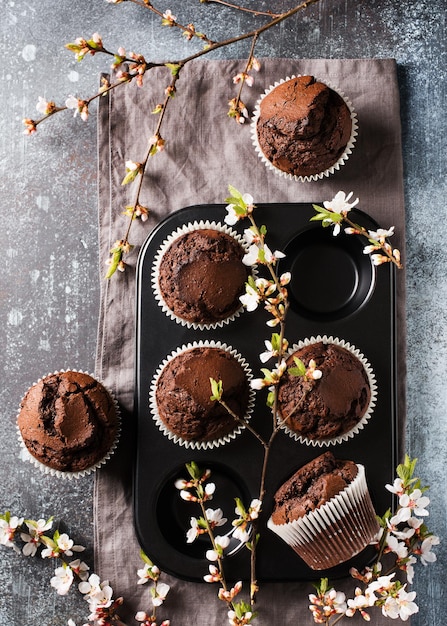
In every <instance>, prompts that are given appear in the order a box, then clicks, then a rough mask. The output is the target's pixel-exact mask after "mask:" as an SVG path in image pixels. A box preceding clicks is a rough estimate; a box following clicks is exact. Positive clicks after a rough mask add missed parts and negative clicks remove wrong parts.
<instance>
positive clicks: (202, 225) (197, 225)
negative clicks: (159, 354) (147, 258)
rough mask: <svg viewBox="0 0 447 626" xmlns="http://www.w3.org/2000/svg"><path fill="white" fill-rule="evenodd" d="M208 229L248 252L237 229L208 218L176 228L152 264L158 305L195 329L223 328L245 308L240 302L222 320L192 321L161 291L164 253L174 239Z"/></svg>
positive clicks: (169, 315)
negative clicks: (233, 241) (182, 314)
mask: <svg viewBox="0 0 447 626" xmlns="http://www.w3.org/2000/svg"><path fill="white" fill-rule="evenodd" d="M208 229H211V230H217V231H219V232H222V233H225V234H227V235H229V236H230V237H232V238H233V239H235V240H236V241H237V242H238V243H239V244H240V246H241V247H242V249H243V250H244V252H246V253H247V252H248V246H247V244H246V242H245V240H244V238H243V237H242V236H241V235H239V233H237V232H236V231H235V230H233V229H232V228H229V227H228V226H226V225H225V224H221V223H220V222H214V221H213V222H210V221H208V220H206V221H203V220H200V221H195V222H189V223H187V224H184V225H183V226H181V227H179V228H177V229H176V230H174V231H173V232H172V233H171V234H170V235H168V237H167V238H166V239H165V240H164V241H163V243H162V244H161V246H160V248H159V249H158V251H157V252H156V254H155V257H154V262H153V265H152V279H151V281H152V289H153V292H154V296H155V300H156V301H157V303H158V305H159V306H160V307H161V309H162V310H163V311H164V313H165V314H166V315H167V316H168V317H169V318H170V319H172V320H174V321H175V322H177V323H178V324H181V325H182V326H185V327H186V328H193V329H194V330H209V329H215V328H221V327H222V326H224V325H225V324H229V323H230V322H231V321H233V320H234V319H236V318H237V317H238V316H239V315H240V314H241V313H242V311H243V308H244V307H243V305H242V303H240V306H238V308H237V309H236V310H235V311H234V313H232V314H231V315H229V316H227V317H225V318H223V319H221V320H216V321H215V322H211V323H199V322H192V321H190V320H187V319H184V318H182V317H180V316H179V315H176V314H175V313H174V311H172V309H171V308H170V307H169V306H168V304H167V303H166V301H165V299H164V297H163V294H162V293H161V290H160V285H159V276H160V267H161V264H162V261H163V256H164V254H165V253H166V252H167V250H168V249H169V248H170V247H171V245H172V244H173V243H174V241H176V240H177V239H179V238H180V237H182V236H184V235H186V234H187V233H190V232H193V231H196V230H208ZM252 271H253V270H252ZM253 273H255V272H253Z"/></svg>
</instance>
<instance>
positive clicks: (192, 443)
mask: <svg viewBox="0 0 447 626" xmlns="http://www.w3.org/2000/svg"><path fill="white" fill-rule="evenodd" d="M195 348H217V349H220V350H223V351H225V352H228V353H229V354H230V355H231V356H232V357H233V358H234V359H235V360H236V361H237V362H238V363H239V365H240V366H241V368H242V370H243V371H244V373H245V376H246V379H247V389H248V402H247V409H246V412H245V415H244V416H243V417H242V419H243V420H244V422H248V421H249V420H250V418H251V414H252V412H253V407H254V401H255V392H254V391H253V390H252V389H251V387H250V381H251V379H252V373H251V369H250V367H249V365H248V363H247V362H246V360H245V359H244V358H243V357H242V356H241V355H240V354H239V353H238V352H237V351H236V350H235V349H234V348H232V347H231V346H228V345H227V344H225V343H221V342H220V341H194V342H192V343H188V344H185V345H183V346H181V347H179V348H177V349H176V350H174V351H173V352H171V353H170V354H169V355H168V356H167V357H166V358H165V359H164V360H163V361H162V363H161V364H160V365H159V367H158V369H157V371H156V373H155V375H154V377H153V379H152V384H151V387H150V392H149V405H150V410H151V413H152V418H153V419H154V421H155V423H156V425H157V426H158V428H159V429H160V431H161V432H162V433H163V434H164V435H165V436H166V437H168V439H170V440H171V441H172V442H173V443H175V444H177V445H180V446H183V447H185V448H190V449H194V450H208V449H211V448H216V447H218V446H222V445H224V444H227V443H229V442H230V441H232V440H233V439H235V438H236V437H237V436H238V435H240V434H241V433H242V431H243V430H244V429H245V425H244V424H243V423H236V424H235V426H234V428H233V429H232V430H231V431H230V432H228V433H227V434H225V435H222V436H221V437H219V438H218V439H212V440H206V441H199V440H187V439H184V438H182V437H181V436H179V435H177V434H176V433H174V432H173V431H172V430H170V429H169V427H168V426H167V425H166V424H165V422H164V421H163V420H162V418H161V417H160V415H159V411H158V405H157V399H156V392H157V383H158V380H159V378H160V376H161V374H162V372H163V370H164V368H165V367H166V366H167V365H168V363H170V362H171V361H172V360H173V359H175V358H176V357H177V356H179V355H180V354H183V353H185V352H188V351H190V350H193V349H195ZM224 394H225V387H224ZM210 396H211V383H210Z"/></svg>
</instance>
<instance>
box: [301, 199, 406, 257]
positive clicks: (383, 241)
mask: <svg viewBox="0 0 447 626" xmlns="http://www.w3.org/2000/svg"><path fill="white" fill-rule="evenodd" d="M352 195H353V193H352V191H351V192H350V193H349V194H348V195H346V194H345V193H344V192H343V191H339V192H338V193H337V194H336V195H335V196H334V198H333V199H332V200H330V201H326V202H323V206H322V207H321V206H318V205H316V204H314V205H313V207H314V209H315V210H316V212H317V214H316V215H314V217H312V218H311V220H312V221H320V222H321V223H322V226H323V227H328V226H333V227H334V230H333V234H334V236H337V235H338V234H339V233H340V231H341V227H342V225H343V224H345V225H346V227H345V228H344V232H345V233H346V234H347V235H360V236H361V237H365V238H366V239H367V240H368V243H369V245H367V246H365V247H364V249H363V252H364V254H370V255H371V260H372V262H373V264H374V265H382V264H383V263H394V265H396V267H397V268H399V269H402V263H401V259H400V251H399V250H398V249H397V248H393V247H392V246H391V244H390V243H389V241H388V239H389V238H390V237H391V236H392V235H393V234H394V226H391V227H390V228H388V229H384V228H378V229H377V230H367V229H366V228H364V227H363V226H360V225H359V224H355V223H354V222H353V221H352V220H351V219H350V218H349V217H348V215H349V212H350V210H351V209H352V208H354V207H355V206H357V204H358V202H359V199H358V198H356V199H355V200H354V202H350V200H351V198H352Z"/></svg>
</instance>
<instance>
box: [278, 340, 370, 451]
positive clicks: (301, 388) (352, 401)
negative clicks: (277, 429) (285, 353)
mask: <svg viewBox="0 0 447 626" xmlns="http://www.w3.org/2000/svg"><path fill="white" fill-rule="evenodd" d="M294 357H298V358H299V359H301V361H302V362H303V363H304V365H305V366H306V367H308V365H309V362H310V361H311V360H314V361H315V363H316V368H317V369H318V370H320V371H321V373H322V375H321V378H320V379H318V380H308V379H306V378H305V377H302V376H293V375H292V374H290V373H289V372H288V371H286V372H285V374H284V375H283V377H282V378H281V381H280V383H279V387H278V410H279V414H280V419H281V420H283V421H284V424H285V425H286V426H287V428H288V429H289V430H290V431H292V432H294V433H296V434H297V435H300V436H303V437H305V438H307V439H310V440H329V439H334V438H336V437H339V436H341V435H344V434H345V433H347V432H349V431H351V430H352V429H353V428H355V427H356V426H357V425H358V424H359V422H360V421H361V419H362V418H363V416H364V415H365V414H366V412H367V410H368V409H369V407H370V401H371V386H370V380H369V378H368V375H367V372H366V370H365V367H364V365H363V363H362V361H361V360H360V359H359V358H357V356H355V354H353V352H351V351H350V350H348V349H347V348H345V347H342V346H340V345H338V344H336V343H331V342H325V341H318V342H316V343H310V344H309V345H305V346H303V347H302V348H299V349H298V350H296V351H295V352H293V353H292V354H291V355H290V356H289V357H288V359H287V366H288V368H290V367H293V365H294Z"/></svg>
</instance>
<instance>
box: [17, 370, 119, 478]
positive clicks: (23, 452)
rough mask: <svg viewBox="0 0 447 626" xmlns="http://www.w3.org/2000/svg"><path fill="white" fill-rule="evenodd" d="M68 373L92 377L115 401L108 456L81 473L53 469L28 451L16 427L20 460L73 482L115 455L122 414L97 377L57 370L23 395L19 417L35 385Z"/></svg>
mask: <svg viewBox="0 0 447 626" xmlns="http://www.w3.org/2000/svg"><path fill="white" fill-rule="evenodd" d="M67 372H75V373H78V374H86V375H87V376H91V377H92V378H93V379H94V380H95V381H96V382H98V383H100V384H101V385H102V386H103V387H104V389H105V390H106V392H107V393H108V394H109V396H110V398H111V399H112V401H113V404H114V407H115V415H116V434H115V439H114V441H113V442H112V444H111V446H110V448H109V450H108V451H107V452H106V454H104V456H103V457H102V458H101V459H99V460H98V461H96V462H95V463H94V464H93V465H91V466H90V467H87V468H85V469H83V470H79V471H75V472H73V471H64V470H58V469H55V468H53V467H49V466H48V465H45V463H42V462H41V461H39V460H38V459H37V458H36V457H35V456H33V455H32V454H31V452H30V451H29V450H28V448H27V446H26V443H25V441H24V439H23V437H22V433H21V431H20V428H19V426H18V424H17V425H16V428H17V436H18V440H19V444H20V453H19V456H20V458H21V459H22V460H23V461H27V462H30V463H32V464H33V465H34V467H36V468H37V469H39V470H40V471H41V472H43V473H44V474H48V475H50V476H56V477H57V478H63V479H66V480H73V479H79V478H83V477H84V476H88V475H89V474H92V473H93V472H95V471H96V470H97V469H98V468H99V467H101V466H103V465H104V464H105V463H107V461H108V460H109V459H110V457H111V456H112V455H113V454H114V452H115V450H116V448H117V446H118V442H119V438H120V435H121V413H120V409H119V405H118V402H117V400H116V398H115V396H114V394H113V393H112V392H111V391H110V389H108V387H107V386H106V385H105V384H104V383H103V382H102V381H101V380H99V379H98V378H97V377H96V376H94V375H93V374H90V373H89V372H85V371H83V370H75V369H65V370H57V371H55V372H50V373H48V374H47V375H46V376H43V377H42V378H39V379H38V380H37V381H36V382H35V383H33V384H32V385H31V386H30V387H29V388H28V389H27V391H26V393H25V394H24V395H23V398H22V401H21V403H20V408H19V411H18V415H19V414H20V410H21V406H22V402H23V400H24V399H25V396H26V395H27V393H28V392H29V391H30V390H31V389H32V388H33V387H34V386H35V385H37V384H38V383H40V382H41V381H42V380H44V379H45V378H47V377H48V376H54V375H57V374H63V373H67Z"/></svg>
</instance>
